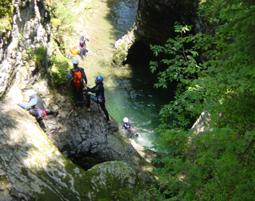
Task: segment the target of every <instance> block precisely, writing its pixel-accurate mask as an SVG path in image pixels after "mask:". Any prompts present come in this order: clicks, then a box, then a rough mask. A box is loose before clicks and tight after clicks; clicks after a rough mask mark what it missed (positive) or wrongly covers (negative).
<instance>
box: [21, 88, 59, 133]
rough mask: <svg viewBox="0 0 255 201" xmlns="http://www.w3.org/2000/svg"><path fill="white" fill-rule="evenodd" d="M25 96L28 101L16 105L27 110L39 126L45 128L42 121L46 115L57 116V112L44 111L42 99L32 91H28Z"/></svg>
mask: <svg viewBox="0 0 255 201" xmlns="http://www.w3.org/2000/svg"><path fill="white" fill-rule="evenodd" d="M26 95H27V96H28V97H29V101H28V102H26V103H19V104H18V105H19V106H20V107H21V108H23V109H26V110H28V111H29V113H30V114H31V115H33V116H34V117H35V118H36V120H37V121H38V123H39V124H40V126H41V127H43V128H45V125H44V123H43V121H42V120H43V119H44V118H46V117H47V116H48V115H57V114H58V112H54V111H51V110H48V109H45V107H44V103H43V100H42V98H41V97H40V96H39V95H37V93H36V92H35V91H34V90H32V89H31V90H28V91H27V92H26Z"/></svg>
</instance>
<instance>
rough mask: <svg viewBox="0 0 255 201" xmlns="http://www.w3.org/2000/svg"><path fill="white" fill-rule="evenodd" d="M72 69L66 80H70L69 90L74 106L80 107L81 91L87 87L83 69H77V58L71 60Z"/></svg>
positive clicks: (82, 98)
mask: <svg viewBox="0 0 255 201" xmlns="http://www.w3.org/2000/svg"><path fill="white" fill-rule="evenodd" d="M72 64H73V68H72V69H71V70H70V73H69V74H68V76H67V77H68V79H69V80H71V90H72V93H73V98H74V102H75V106H82V105H83V104H84V97H83V89H84V87H86V85H87V77H86V74H85V72H84V69H83V68H81V67H79V66H78V64H79V60H78V59H77V58H73V59H72Z"/></svg>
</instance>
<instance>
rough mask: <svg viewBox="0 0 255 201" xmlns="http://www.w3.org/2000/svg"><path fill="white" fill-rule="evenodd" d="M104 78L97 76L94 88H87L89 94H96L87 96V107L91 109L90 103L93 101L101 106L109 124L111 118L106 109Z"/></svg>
mask: <svg viewBox="0 0 255 201" xmlns="http://www.w3.org/2000/svg"><path fill="white" fill-rule="evenodd" d="M103 80H104V78H103V77H102V76H97V77H96V81H95V83H96V85H95V86H94V87H93V88H87V92H91V93H94V94H95V95H93V94H87V99H88V100H87V101H88V103H87V107H88V108H89V107H90V102H91V100H92V101H94V102H95V103H97V104H99V105H100V107H101V109H102V110H103V112H104V114H105V119H106V121H107V122H108V121H109V120H110V118H109V113H108V111H107V109H106V107H105V96H104V84H103Z"/></svg>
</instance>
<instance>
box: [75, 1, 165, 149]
mask: <svg viewBox="0 0 255 201" xmlns="http://www.w3.org/2000/svg"><path fill="white" fill-rule="evenodd" d="M87 2H89V3H87V4H86V6H85V7H84V8H83V9H84V12H85V14H84V17H81V19H80V21H79V22H78V26H84V27H86V30H84V31H82V34H85V35H87V37H88V38H89V42H88V44H87V45H88V49H89V54H88V56H87V57H86V58H85V59H84V61H83V63H82V64H83V66H84V67H85V71H86V74H87V76H88V79H89V85H90V86H92V85H93V84H94V79H95V76H96V75H99V74H101V75H103V76H104V78H105V81H104V83H105V89H106V103H107V108H108V110H109V112H110V114H111V116H112V117H113V118H114V119H115V120H116V121H117V122H118V123H120V124H121V122H122V119H123V117H125V116H126V117H128V118H129V119H130V120H131V122H132V124H133V126H134V128H135V129H136V130H137V132H138V133H139V137H138V138H137V139H136V141H137V143H139V144H141V145H143V146H145V147H147V148H153V141H154V139H155V128H156V127H157V126H158V124H159V116H158V114H159V111H160V108H161V106H162V104H163V103H164V96H163V95H162V94H160V93H159V92H158V91H157V90H155V89H154V87H153V81H152V80H153V79H152V75H151V73H150V72H149V71H148V70H146V69H147V68H146V67H145V66H139V65H137V66H136V65H133V66H129V67H119V68H116V67H111V59H112V54H113V51H114V43H115V41H116V40H118V39H119V38H121V37H122V36H123V35H125V34H126V33H127V31H128V30H130V29H131V27H132V25H133V23H134V21H135V16H136V11H137V4H138V1H137V0H104V1H101V0H97V1H96V0H90V1H87ZM79 34H81V33H76V38H77V40H78V37H77V35H79Z"/></svg>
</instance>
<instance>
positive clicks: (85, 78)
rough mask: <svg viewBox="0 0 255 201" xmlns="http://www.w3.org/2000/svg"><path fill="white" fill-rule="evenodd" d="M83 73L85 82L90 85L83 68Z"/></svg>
mask: <svg viewBox="0 0 255 201" xmlns="http://www.w3.org/2000/svg"><path fill="white" fill-rule="evenodd" d="M81 73H82V77H83V80H84V81H85V83H86V84H87V83H88V80H87V76H86V74H85V71H84V69H83V68H81Z"/></svg>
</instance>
